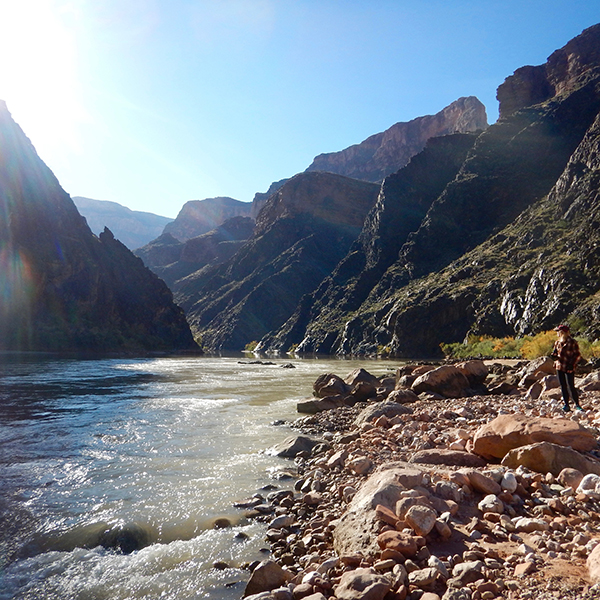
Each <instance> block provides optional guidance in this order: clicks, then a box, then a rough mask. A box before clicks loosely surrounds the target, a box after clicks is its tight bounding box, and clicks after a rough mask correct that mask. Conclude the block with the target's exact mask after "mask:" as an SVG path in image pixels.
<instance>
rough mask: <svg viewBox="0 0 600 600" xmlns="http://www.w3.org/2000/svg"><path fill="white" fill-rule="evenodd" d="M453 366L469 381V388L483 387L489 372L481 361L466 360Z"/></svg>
mask: <svg viewBox="0 0 600 600" xmlns="http://www.w3.org/2000/svg"><path fill="white" fill-rule="evenodd" d="M454 366H455V367H456V368H457V369H458V370H459V371H460V372H461V373H462V374H463V375H464V376H465V377H466V378H467V379H468V380H469V384H470V386H471V387H478V386H481V385H483V382H484V381H485V380H486V378H487V376H488V374H489V372H490V371H489V369H488V367H487V365H486V364H485V363H484V362H483V361H482V360H468V361H466V362H461V363H457V364H455V365H454Z"/></svg>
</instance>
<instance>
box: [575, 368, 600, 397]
mask: <svg viewBox="0 0 600 600" xmlns="http://www.w3.org/2000/svg"><path fill="white" fill-rule="evenodd" d="M578 387H579V388H580V389H582V390H583V391H584V392H595V391H598V390H600V371H593V372H592V373H588V374H587V375H586V376H585V377H584V378H583V379H582V380H581V381H580V382H579V385H578Z"/></svg>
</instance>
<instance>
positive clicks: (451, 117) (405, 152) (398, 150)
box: [307, 96, 487, 182]
mask: <svg viewBox="0 0 600 600" xmlns="http://www.w3.org/2000/svg"><path fill="white" fill-rule="evenodd" d="M486 127H487V116H486V113H485V106H483V104H482V103H481V102H480V101H479V100H478V99H477V98H475V97H473V96H469V97H467V98H459V99H458V100H456V101H455V102H453V103H452V104H450V105H449V106H447V107H446V108H444V109H442V110H441V111H440V112H438V113H437V114H435V115H427V116H424V117H419V118H417V119H413V120H412V121H408V122H407V123H396V124H395V125H392V126H391V127H390V128H389V129H387V130H386V131H384V132H382V133H377V134H375V135H372V136H370V137H368V138H367V139H366V140H364V141H363V142H361V143H360V144H356V145H354V146H350V147H349V148H346V149H345V150H341V151H340V152H331V153H328V154H321V155H319V156H317V157H316V158H315V159H314V161H313V162H312V164H311V165H310V166H309V167H308V169H307V171H328V172H330V173H339V174H340V175H346V177H353V178H355V179H362V180H365V181H373V182H381V181H382V180H383V179H384V177H386V176H387V175H390V174H391V173H395V172H396V171H398V169H401V168H402V167H404V166H405V165H406V164H407V163H408V161H409V160H410V159H411V157H413V156H414V155H415V154H417V153H419V152H420V151H421V150H423V148H424V147H425V144H426V143H427V140H429V139H430V138H432V137H439V136H443V135H448V134H450V133H467V132H472V131H477V130H482V129H485V128H486Z"/></svg>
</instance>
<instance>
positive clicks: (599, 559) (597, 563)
mask: <svg viewBox="0 0 600 600" xmlns="http://www.w3.org/2000/svg"><path fill="white" fill-rule="evenodd" d="M587 568H588V572H589V576H590V581H591V582H592V583H593V584H597V583H600V544H599V545H598V546H596V547H595V548H594V549H593V550H592V552H591V553H590V555H589V556H588V558H587Z"/></svg>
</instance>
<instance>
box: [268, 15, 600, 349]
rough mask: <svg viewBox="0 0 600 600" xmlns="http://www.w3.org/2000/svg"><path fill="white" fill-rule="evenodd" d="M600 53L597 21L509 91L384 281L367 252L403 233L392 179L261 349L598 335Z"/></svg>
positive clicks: (517, 78) (510, 83)
mask: <svg viewBox="0 0 600 600" xmlns="http://www.w3.org/2000/svg"><path fill="white" fill-rule="evenodd" d="M599 47H600V25H596V26H594V27H591V28H589V29H587V30H586V31H585V32H583V33H582V34H581V35H580V36H578V37H577V38H575V39H574V40H572V41H571V42H569V43H568V44H567V45H566V46H565V47H564V48H563V49H561V50H558V51H557V52H555V53H553V54H552V56H551V57H550V58H549V60H548V63H546V65H543V66H541V67H526V68H523V69H519V70H518V71H517V72H516V73H515V75H513V76H512V77H509V78H508V79H507V81H506V82H505V83H504V84H503V85H501V86H500V88H499V90H498V98H499V99H500V113H501V115H502V117H501V119H500V120H499V121H498V122H497V123H496V124H494V125H492V126H491V127H489V128H488V129H487V130H486V131H485V132H483V133H481V134H480V135H479V136H478V137H477V140H476V141H475V143H474V145H473V147H472V148H471V149H470V150H469V151H468V153H467V155H466V158H465V160H464V162H463V163H462V165H461V166H460V168H459V169H458V172H457V174H456V177H454V178H451V180H449V181H448V183H447V185H445V187H444V189H443V191H442V192H441V193H440V194H439V196H437V197H436V198H435V199H434V200H433V201H432V202H431V206H430V207H429V208H428V210H427V212H426V214H425V216H424V218H423V219H422V221H420V223H419V224H418V225H417V226H415V227H414V228H413V229H412V231H411V232H410V233H409V234H408V235H407V234H406V232H405V231H402V232H401V234H400V236H399V239H398V240H397V241H396V242H397V243H396V245H395V246H392V249H393V252H395V251H396V249H397V248H398V245H399V244H401V246H400V249H399V251H398V253H397V254H396V256H395V258H394V260H393V262H392V263H391V264H388V265H387V266H386V271H385V273H384V274H383V275H382V276H381V277H380V278H379V279H378V281H377V282H376V283H375V284H374V285H372V279H371V280H369V278H368V276H367V272H368V267H367V262H366V261H367V259H366V256H367V253H366V251H365V248H368V247H369V246H373V247H376V246H377V243H378V240H380V239H388V240H389V238H390V236H389V234H387V233H386V227H387V226H388V222H387V218H388V214H389V209H387V205H388V204H391V203H392V202H404V201H406V199H405V196H402V194H400V195H396V197H395V199H392V198H393V193H392V190H391V186H390V183H391V181H393V179H392V178H389V182H388V180H386V183H384V185H383V186H382V194H381V196H380V202H378V204H377V205H376V206H375V208H374V209H373V211H372V213H371V214H370V215H369V217H368V218H367V220H366V223H367V224H368V226H366V227H365V229H364V230H363V232H362V233H361V237H360V239H361V243H360V247H355V248H353V254H350V255H349V256H348V257H346V258H345V259H344V262H342V263H341V264H340V265H339V267H338V268H337V269H336V270H334V272H333V274H332V276H331V278H330V279H329V280H328V281H326V282H324V284H323V285H322V286H321V288H320V290H319V293H318V294H316V295H315V296H314V297H313V298H312V299H311V300H310V301H309V300H305V302H304V304H303V305H302V306H300V307H298V310H297V311H296V313H295V315H294V318H293V319H292V320H290V321H288V323H286V324H285V325H284V326H283V327H282V328H281V329H280V330H279V331H278V332H276V333H275V334H273V333H272V334H271V335H269V336H268V337H265V338H264V340H263V343H262V344H261V348H263V349H265V350H282V349H286V346H288V345H289V346H291V345H296V344H298V350H300V351H306V352H327V353H328V352H340V353H374V352H377V351H378V350H382V349H384V350H385V351H388V352H390V353H391V354H393V355H397V356H410V355H412V356H414V355H427V356H431V355H436V354H439V353H440V350H439V344H440V342H442V341H443V342H453V341H460V340H462V339H463V338H464V337H465V336H466V335H467V334H469V333H478V334H489V335H515V334H516V335H519V334H524V333H529V332H532V333H534V332H538V331H540V330H543V329H547V328H549V327H551V326H554V325H556V324H557V323H558V322H560V321H562V320H569V321H570V322H571V324H572V325H573V327H574V329H575V330H576V331H578V332H580V333H582V334H586V335H589V336H591V337H592V338H595V337H598V334H599V333H600V330H599V327H600V326H599V323H600V320H599V319H600V302H599V296H598V288H599V284H598V268H599V267H598V258H599V257H598V253H597V252H598V251H597V247H598V243H599V242H600V239H598V238H599V234H598V231H599V228H598V226H597V225H598V224H597V214H598V209H599V208H600V206H599V205H598V200H599V198H598V160H597V156H598V154H597V152H598V143H599V139H600V138H599V137H598V133H599V131H598V122H597V119H598V114H599V112H600V62H599V60H598V48H599ZM528 77H529V79H528ZM541 89H543V90H544V92H543V93H542V92H541V91H540V90H541ZM540 99H541V102H540ZM531 102H538V103H537V104H530V103H531ZM412 168H414V167H411V165H409V166H408V167H406V168H405V169H404V170H401V171H400V172H399V173H398V177H400V180H402V178H403V177H404V178H407V179H409V178H410V169H412ZM436 170H437V168H436V166H435V164H434V165H433V166H432V168H431V170H430V174H429V175H425V176H424V177H423V179H422V181H427V180H428V178H429V177H431V176H432V175H433V173H434V172H436ZM386 186H387V189H386ZM417 193H421V192H419V190H418V188H417ZM386 209H387V211H386ZM396 210H398V209H396ZM392 222H393V221H392ZM392 237H393V236H392ZM352 261H355V264H354V266H351V265H352ZM388 261H389V258H388ZM344 269H345V272H344ZM379 269H380V270H381V264H380V266H379ZM336 277H337V278H339V279H340V281H336ZM363 279H366V280H368V281H369V283H368V284H367V285H366V286H365V288H364V289H362V290H360V292H357V287H359V286H357V282H360V281H361V280H363ZM346 280H347V281H351V282H352V285H350V287H349V289H348V290H346V289H345V282H346ZM336 294H337V295H336ZM363 297H366V299H365V300H364V301H363V302H361V303H360V305H359V302H360V301H361V300H362V298H363ZM340 307H341V308H340ZM311 308H312V309H313V310H312V312H311V310H310V309H311ZM318 308H320V309H321V310H318ZM307 315H308V316H307ZM289 346H288V347H289Z"/></svg>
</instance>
